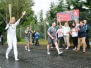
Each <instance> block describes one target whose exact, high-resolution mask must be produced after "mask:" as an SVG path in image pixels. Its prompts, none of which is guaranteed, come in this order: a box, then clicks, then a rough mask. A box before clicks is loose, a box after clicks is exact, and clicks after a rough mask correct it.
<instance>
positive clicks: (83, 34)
mask: <svg viewBox="0 0 91 68" xmlns="http://www.w3.org/2000/svg"><path fill="white" fill-rule="evenodd" d="M85 39H86V27H85V25H84V22H83V21H80V25H79V28H78V48H77V51H79V50H80V43H82V45H83V53H84V52H86V41H85Z"/></svg>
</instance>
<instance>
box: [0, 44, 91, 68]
mask: <svg viewBox="0 0 91 68" xmlns="http://www.w3.org/2000/svg"><path fill="white" fill-rule="evenodd" d="M6 48H7V46H6V45H3V46H2V45H0V68H91V49H90V50H87V52H86V53H82V51H79V52H75V51H73V50H72V48H70V49H69V50H65V49H63V51H64V53H63V54H62V55H59V56H58V54H57V51H56V50H55V48H54V49H51V51H50V52H51V54H50V55H47V53H46V46H31V51H30V52H28V51H25V49H24V45H18V52H19V59H20V60H19V61H18V62H16V61H15V60H14V55H13V50H12V51H11V52H10V55H9V59H8V60H6V59H5V51H6Z"/></svg>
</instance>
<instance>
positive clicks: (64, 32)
mask: <svg viewBox="0 0 91 68" xmlns="http://www.w3.org/2000/svg"><path fill="white" fill-rule="evenodd" d="M69 32H70V27H65V26H63V35H64V36H69Z"/></svg>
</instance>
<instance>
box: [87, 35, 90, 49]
mask: <svg viewBox="0 0 91 68" xmlns="http://www.w3.org/2000/svg"><path fill="white" fill-rule="evenodd" d="M86 45H87V48H88V49H90V45H89V36H88V35H87V36H86Z"/></svg>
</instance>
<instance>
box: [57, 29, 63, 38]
mask: <svg viewBox="0 0 91 68" xmlns="http://www.w3.org/2000/svg"><path fill="white" fill-rule="evenodd" d="M57 33H58V38H59V37H63V28H61V29H58V30H57Z"/></svg>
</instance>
